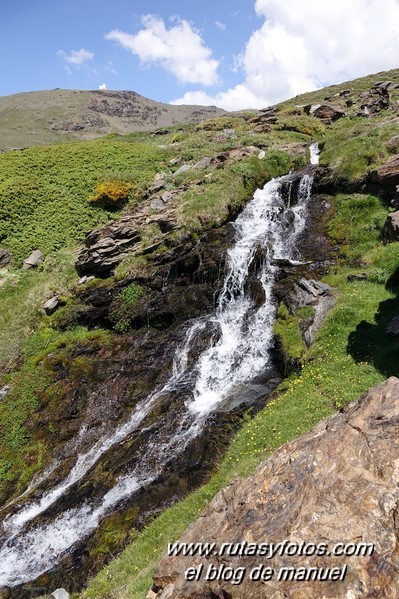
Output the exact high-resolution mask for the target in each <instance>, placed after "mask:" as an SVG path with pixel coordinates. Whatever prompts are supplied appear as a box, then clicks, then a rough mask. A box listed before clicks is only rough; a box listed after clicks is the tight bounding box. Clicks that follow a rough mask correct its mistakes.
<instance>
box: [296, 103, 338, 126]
mask: <svg viewBox="0 0 399 599" xmlns="http://www.w3.org/2000/svg"><path fill="white" fill-rule="evenodd" d="M304 111H305V113H306V114H308V115H309V116H315V117H316V118H318V119H320V120H321V121H322V122H323V123H325V124H326V125H330V124H331V123H332V122H334V121H336V120H338V119H340V118H341V117H343V116H345V112H344V111H343V110H342V109H341V108H340V107H339V106H333V105H332V104H311V105H307V106H305V108H304Z"/></svg>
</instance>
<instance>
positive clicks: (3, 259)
mask: <svg viewBox="0 0 399 599" xmlns="http://www.w3.org/2000/svg"><path fill="white" fill-rule="evenodd" d="M11 260H12V254H11V252H9V251H8V250H3V249H0V266H8V265H9V264H10V263H11Z"/></svg>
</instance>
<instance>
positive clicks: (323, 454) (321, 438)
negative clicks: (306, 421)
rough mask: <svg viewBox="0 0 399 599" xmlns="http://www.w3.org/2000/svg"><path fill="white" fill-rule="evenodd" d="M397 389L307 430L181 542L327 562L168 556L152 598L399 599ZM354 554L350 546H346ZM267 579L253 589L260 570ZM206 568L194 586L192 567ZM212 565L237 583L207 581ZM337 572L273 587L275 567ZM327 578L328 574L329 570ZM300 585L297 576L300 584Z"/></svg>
mask: <svg viewBox="0 0 399 599" xmlns="http://www.w3.org/2000/svg"><path fill="white" fill-rule="evenodd" d="M398 463H399V380H398V379H397V378H395V377H391V378H390V379H388V380H387V381H385V382H383V383H381V384H380V385H378V386H377V387H375V388H373V389H371V390H370V391H369V392H368V393H367V394H366V395H365V396H363V397H361V398H360V399H357V400H356V401H353V402H351V403H350V404H349V405H348V406H347V407H345V408H344V409H343V410H342V411H341V412H339V413H337V414H335V415H333V416H330V417H329V418H327V419H325V420H323V421H322V422H320V423H319V424H318V425H317V426H316V427H315V428H314V429H313V430H312V431H310V432H309V433H307V434H305V435H303V436H301V437H300V438H299V439H297V440H294V441H292V442H290V443H287V444H286V445H284V446H283V447H281V448H280V449H278V450H277V451H275V452H274V454H273V455H272V456H271V457H270V458H269V459H268V460H266V461H265V462H263V464H261V466H260V467H259V468H258V469H257V470H256V471H255V473H254V474H253V475H252V476H251V477H249V478H247V479H242V480H236V481H234V482H233V483H231V484H230V485H229V486H228V487H226V488H224V489H223V490H221V491H220V492H219V493H218V494H217V495H216V497H215V498H214V499H213V500H212V501H211V502H210V503H209V504H208V505H207V507H206V508H205V510H204V511H203V512H202V514H201V515H200V516H199V518H198V519H197V520H196V521H195V522H194V523H193V524H192V525H191V526H190V528H189V529H188V530H187V531H186V532H185V533H184V535H183V536H182V537H181V539H180V542H182V543H197V542H199V541H200V542H203V543H216V546H217V548H220V546H221V545H222V544H223V543H232V544H233V545H234V544H235V543H242V544H243V545H242V547H243V548H244V549H243V550H244V551H245V548H248V547H250V546H251V544H252V543H264V542H265V541H267V543H268V544H270V543H275V544H277V543H281V542H282V541H284V539H287V545H288V543H296V544H300V543H302V542H304V543H305V544H306V543H312V544H317V543H325V544H326V546H327V553H325V554H324V555H320V554H319V555H315V554H313V555H312V556H311V555H308V556H306V554H305V555H304V554H303V553H302V555H301V554H300V552H299V551H296V552H295V555H292V552H291V555H289V554H288V552H278V553H277V554H276V555H275V556H274V557H273V558H272V559H267V560H265V558H264V557H263V558H262V557H259V555H252V554H251V552H250V551H246V552H245V553H246V555H245V556H243V555H240V554H237V553H238V552H236V553H235V555H226V553H225V555H223V557H219V556H218V555H215V554H210V555H209V556H208V557H206V558H201V557H194V558H193V557H192V556H190V557H182V556H179V557H168V556H164V557H163V559H162V560H161V561H160V563H159V564H158V567H157V569H156V571H155V574H154V583H155V585H154V586H153V590H154V592H156V597H157V599H165V597H168V596H171V597H173V598H174V599H183V597H184V599H194V597H201V598H204V597H224V598H226V597H229V598H230V599H242V598H243V597H245V598H246V599H255V598H256V599H267V598H272V597H273V598H276V599H277V598H280V597H285V598H287V599H290V598H292V599H294V598H295V599H297V598H299V597H301V598H304V597H306V598H307V599H311V598H313V599H319V598H320V597H321V596H323V597H342V598H343V597H347V598H348V599H349V598H355V597H378V596H380V594H381V590H383V596H384V597H392V598H393V597H397V596H398V593H397V581H398V574H397V573H398V569H399V555H398V552H397V550H396V547H397V536H398V528H399V524H398V517H397V505H398V503H399V487H398V485H397V480H398V474H399V473H398ZM341 542H342V543H351V544H352V543H361V542H363V543H368V544H370V545H369V546H370V547H371V548H373V546H374V549H373V551H372V552H370V553H371V554H370V553H367V554H366V555H365V556H355V555H354V556H339V555H335V556H331V555H329V553H328V552H329V551H331V550H332V549H333V548H334V547H335V546H336V543H341ZM351 547H352V548H353V545H351ZM265 563H266V565H267V566H268V567H270V568H272V569H273V571H274V572H273V577H272V579H269V580H267V579H263V580H262V579H260V580H258V581H256V580H250V572H251V571H252V570H253V568H255V567H257V566H259V565H260V564H265ZM201 565H202V566H203V574H202V576H201V577H200V579H199V581H198V582H197V581H188V580H186V579H185V576H184V573H185V572H186V571H187V569H188V568H190V567H197V568H198V567H199V566H201ZM211 566H213V567H214V568H216V569H217V570H219V569H220V568H221V567H224V568H227V567H230V568H233V569H234V570H235V571H237V568H244V569H245V572H244V576H243V577H242V582H241V584H231V583H229V582H225V581H223V580H220V579H219V580H217V579H216V577H215V578H214V579H213V580H206V579H205V578H206V576H205V573H206V572H207V571H208V568H210V567H211ZM308 567H314V568H317V569H318V571H319V572H320V570H319V569H320V568H330V569H331V568H338V569H339V571H340V573H341V574H342V573H344V574H346V575H345V576H343V577H342V578H343V580H340V581H337V580H336V579H335V580H334V579H332V580H331V579H330V580H325V581H323V582H319V581H314V580H312V577H310V578H309V579H306V578H305V579H304V578H302V581H301V582H300V583H299V582H298V581H297V580H295V579H294V580H292V579H291V580H290V577H288V579H286V580H284V577H282V579H280V580H279V576H278V575H279V572H280V569H281V568H295V569H296V573H297V574H300V572H301V571H300V570H298V569H299V568H308ZM330 572H331V570H330ZM299 580H300V577H299Z"/></svg>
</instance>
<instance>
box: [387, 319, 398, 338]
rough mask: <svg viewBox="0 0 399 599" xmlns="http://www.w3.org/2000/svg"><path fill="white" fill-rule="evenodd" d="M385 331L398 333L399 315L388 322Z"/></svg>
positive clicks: (393, 333)
mask: <svg viewBox="0 0 399 599" xmlns="http://www.w3.org/2000/svg"><path fill="white" fill-rule="evenodd" d="M385 332H386V333H388V334H389V335H399V316H395V317H394V318H392V320H390V321H389V322H388V324H387V326H386V328H385Z"/></svg>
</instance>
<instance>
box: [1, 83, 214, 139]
mask: <svg viewBox="0 0 399 599" xmlns="http://www.w3.org/2000/svg"><path fill="white" fill-rule="evenodd" d="M222 114H225V111H224V110H222V109H221V108H216V106H209V107H207V106H194V105H193V106H189V105H184V106H174V105H172V104H165V103H162V102H156V101H155V100H151V99H150V98H145V97H144V96H141V95H140V94H138V93H137V92H134V91H113V90H65V89H54V90H43V91H35V92H21V93H18V94H13V95H11V96H2V97H0V130H1V132H2V135H1V139H0V150H7V149H15V148H25V147H30V146H35V145H41V144H48V143H57V142H58V143H59V142H67V141H77V140H89V139H94V138H97V137H102V136H104V135H107V134H110V133H117V134H126V133H132V132H135V131H145V130H149V131H152V130H154V129H157V128H160V127H170V126H173V125H178V124H182V125H183V124H187V123H190V122H197V121H201V120H203V119H206V118H210V117H214V116H220V115H222Z"/></svg>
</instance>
